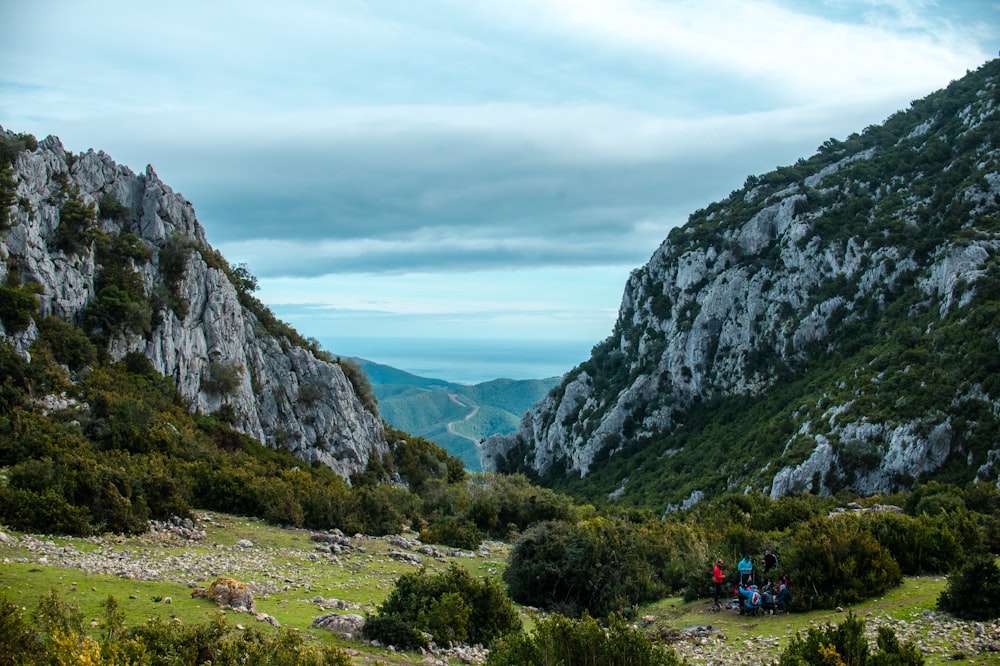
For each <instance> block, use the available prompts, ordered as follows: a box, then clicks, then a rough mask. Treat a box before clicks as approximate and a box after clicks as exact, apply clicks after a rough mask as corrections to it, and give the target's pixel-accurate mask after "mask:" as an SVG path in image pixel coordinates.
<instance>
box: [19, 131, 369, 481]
mask: <svg viewBox="0 0 1000 666" xmlns="http://www.w3.org/2000/svg"><path fill="white" fill-rule="evenodd" d="M2 131H3V130H2V128H0V132H2ZM14 176H15V182H16V196H17V204H16V206H15V207H13V208H12V209H11V215H10V219H9V223H8V225H7V228H6V229H5V230H3V231H0V282H3V281H6V280H7V279H8V276H9V275H10V274H11V273H12V272H13V274H14V275H16V276H17V278H18V279H19V280H20V282H21V283H23V284H36V285H39V286H40V289H39V291H40V292H41V293H40V295H39V297H38V298H39V315H41V316H46V315H54V316H57V317H60V318H62V319H64V320H71V321H76V322H78V323H79V322H81V321H82V319H83V317H84V316H85V314H86V312H87V308H88V306H89V305H91V304H93V303H94V302H95V299H96V298H98V296H99V289H98V285H99V280H100V276H101V271H102V269H104V268H105V267H103V266H102V265H101V262H100V258H99V250H98V248H97V245H98V243H97V242H94V237H95V236H96V235H101V236H102V238H104V239H105V240H107V239H112V240H114V239H122V238H126V239H131V242H132V243H133V244H134V245H137V246H138V247H137V248H136V249H134V250H133V251H132V255H131V257H132V258H131V259H129V261H128V267H127V268H128V269H129V270H130V271H134V272H135V274H136V275H137V276H139V279H141V290H142V292H143V294H142V297H141V298H140V299H139V300H141V301H142V303H143V308H145V310H147V312H145V314H143V313H141V312H140V313H139V315H141V316H138V315H137V316H138V317H139V319H140V320H141V321H140V323H138V324H135V325H129V326H121V327H115V328H113V329H109V330H107V331H105V333H106V339H107V348H108V352H109V355H110V357H111V358H112V359H113V360H118V359H121V358H123V357H124V356H125V355H126V354H128V353H130V352H139V353H142V354H144V355H145V356H146V357H147V358H148V359H149V360H150V361H151V362H152V365H153V367H154V368H155V369H156V370H157V371H158V372H160V373H162V374H163V375H165V376H169V377H172V378H173V379H174V381H175V382H176V385H177V387H178V388H179V390H180V393H181V394H182V395H183V396H184V397H185V398H186V399H187V400H189V401H190V405H191V409H192V410H200V411H201V412H203V413H206V414H213V413H225V414H226V415H227V417H228V418H229V419H230V420H231V422H232V423H233V425H234V427H235V428H236V429H238V430H240V431H241V432H244V433H246V434H248V435H250V436H252V437H254V438H255V439H257V440H259V441H261V442H263V443H265V444H268V445H270V446H283V447H285V448H288V449H290V450H291V451H293V452H294V453H295V454H296V455H297V456H298V457H299V458H301V459H303V460H304V461H308V462H312V461H319V462H322V463H324V464H326V465H329V466H330V467H332V468H333V469H335V470H336V471H337V472H338V473H340V474H341V475H342V476H345V477H347V476H349V475H350V474H352V473H354V472H356V471H359V470H363V469H364V467H365V466H366V464H367V462H368V459H369V457H370V456H371V455H373V454H380V453H382V452H384V451H385V450H386V441H385V433H384V431H383V426H382V421H381V419H380V418H379V417H378V416H377V415H376V414H373V413H371V412H370V411H367V410H366V409H365V407H364V406H363V404H362V402H361V400H359V398H358V396H357V395H356V393H355V390H354V388H353V386H352V385H351V383H350V381H349V380H348V379H347V377H346V376H345V374H344V372H343V371H342V370H341V367H340V366H339V365H338V364H337V363H331V362H328V361H326V360H324V359H322V358H317V356H316V355H315V354H314V353H313V352H312V351H310V350H309V349H305V348H302V347H300V346H295V345H294V344H292V342H291V341H290V340H289V339H288V337H287V336H285V335H282V330H281V328H280V327H279V328H277V329H276V328H275V327H274V326H271V324H272V323H273V322H272V321H270V318H265V320H264V321H262V320H261V318H260V317H258V314H260V310H259V309H258V310H256V314H255V309H254V308H252V307H247V306H246V305H245V304H244V303H243V302H241V295H242V296H244V297H245V296H246V293H242V294H241V292H240V291H239V290H238V288H237V286H234V282H233V280H231V279H230V276H229V275H227V270H230V271H231V268H230V267H229V266H228V264H225V261H224V259H222V258H221V256H220V255H218V253H216V252H215V251H214V250H212V249H211V248H210V247H209V246H208V243H207V241H206V238H205V232H204V229H203V228H202V226H201V224H200V223H199V222H198V220H197V218H196V216H195V211H194V208H193V206H192V205H191V203H190V202H188V201H187V200H185V199H184V197H182V196H181V195H180V194H178V193H175V192H173V191H172V190H171V189H170V188H169V187H168V186H167V185H165V184H164V183H163V182H162V181H161V180H160V179H159V178H158V177H157V175H156V173H155V172H154V171H153V169H152V167H147V168H146V171H145V173H142V174H136V173H133V172H132V171H131V170H130V169H128V168H127V167H125V166H122V165H118V164H115V162H114V161H113V160H112V159H111V158H110V157H109V156H108V155H106V154H105V153H103V152H94V151H93V150H91V151H88V152H86V153H83V154H79V155H74V154H70V153H68V152H66V151H65V150H64V148H63V146H62V144H61V143H60V142H59V140H58V139H56V138H54V137H48V138H46V139H44V140H43V141H41V142H39V143H38V145H37V148H36V149H33V150H26V151H23V152H21V153H19V154H18V155H17V158H16V159H15V162H14ZM69 199H74V200H76V201H79V202H82V203H83V204H84V206H87V205H93V207H94V210H95V211H97V212H98V214H97V215H96V218H95V220H96V229H92V230H80V233H79V234H78V235H79V236H80V237H81V238H82V239H83V240H82V242H80V243H79V244H78V246H77V247H66V243H65V242H60V240H59V239H60V233H63V232H65V225H64V228H62V229H60V224H61V222H64V220H62V219H61V217H62V216H63V212H62V211H63V210H64V209H63V208H62V206H63V205H64V204H65V202H66V201H67V200H69ZM109 202H110V203H111V204H112V206H111V208H112V209H113V211H114V213H113V214H112V215H110V216H109V215H105V214H104V209H105V208H106V207H107V206H106V204H108V203H109ZM129 234H132V235H134V236H130V235H129ZM109 242H110V241H109ZM138 309H142V308H138ZM267 314H270V313H269V311H268V312H267ZM0 333H3V334H4V335H7V337H9V338H11V339H12V340H13V341H14V343H15V346H16V347H17V348H18V349H19V350H21V351H22V352H24V353H27V352H28V348H29V346H30V344H31V342H32V341H33V340H34V338H35V337H36V336H37V334H38V330H37V328H36V327H35V325H34V323H32V324H31V325H30V326H28V327H27V329H26V330H23V331H17V332H14V331H11V332H8V331H6V330H5V329H4V328H3V324H2V323H0ZM220 410H221V411H220Z"/></svg>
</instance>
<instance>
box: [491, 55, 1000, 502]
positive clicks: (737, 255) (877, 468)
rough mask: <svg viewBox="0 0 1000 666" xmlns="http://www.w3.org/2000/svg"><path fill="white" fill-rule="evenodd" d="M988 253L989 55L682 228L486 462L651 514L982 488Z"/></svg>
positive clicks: (991, 441) (999, 377)
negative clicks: (804, 498) (922, 487)
mask: <svg viewBox="0 0 1000 666" xmlns="http://www.w3.org/2000/svg"><path fill="white" fill-rule="evenodd" d="M998 251H1000V61H997V60H994V61H991V62H988V63H986V64H985V65H983V66H982V67H981V68H980V69H979V70H978V71H976V72H972V73H969V74H968V75H967V76H966V77H964V78H962V79H961V80H958V81H954V82H952V84H951V85H949V86H948V88H947V89H945V90H942V91H938V92H936V93H934V94H932V95H930V96H928V97H927V98H925V99H922V100H918V101H915V102H913V103H911V108H910V109H908V110H906V111H901V112H898V113H896V114H894V115H893V116H891V117H890V118H888V119H887V120H886V121H885V122H884V123H883V124H881V125H873V126H870V127H868V128H865V130H864V131H862V132H860V133H856V134H852V135H851V136H850V137H848V138H846V139H845V140H837V139H829V140H828V141H826V142H824V144H823V145H822V146H821V147H820V148H819V149H818V150H817V152H816V154H814V155H812V156H811V157H809V158H808V159H801V160H799V161H798V162H797V163H796V164H794V165H792V166H787V167H781V168H778V169H776V170H774V171H772V172H770V173H767V174H764V175H761V176H751V177H749V178H748V179H747V181H746V184H745V185H744V187H743V188H742V189H740V190H738V191H734V192H733V193H732V194H731V195H730V196H729V197H728V198H726V199H725V200H723V201H720V202H717V203H713V204H711V205H709V206H707V207H706V208H705V209H703V210H698V211H696V212H695V213H693V214H692V215H691V216H690V218H689V220H688V222H687V223H686V224H685V225H684V226H682V227H680V228H676V229H674V230H672V231H671V233H670V234H669V236H668V238H667V239H666V240H665V241H664V242H663V243H662V245H661V246H660V247H659V248H658V249H657V250H656V252H655V253H654V254H653V256H652V257H651V258H650V260H649V262H648V263H647V264H646V265H645V266H643V267H641V268H639V269H637V270H635V271H633V273H632V275H631V276H630V277H629V279H628V282H627V284H626V286H625V291H624V295H623V298H622V302H621V307H620V311H619V316H618V320H617V322H616V324H615V327H614V330H613V332H612V333H611V335H610V337H608V338H607V339H606V340H604V341H603V342H601V343H600V344H598V345H597V346H596V347H595V348H594V350H593V354H592V356H591V358H590V359H588V360H587V361H585V362H583V363H581V364H580V365H579V366H578V367H576V368H575V369H574V370H573V371H571V372H570V373H568V374H567V375H566V377H565V378H564V381H563V382H562V384H561V385H560V386H559V387H558V388H556V389H554V390H553V391H552V392H551V393H549V394H548V395H547V396H546V397H545V398H544V399H543V400H541V401H540V402H538V403H537V404H536V405H534V406H533V408H532V409H531V410H530V411H529V412H528V413H527V414H525V416H524V417H523V419H522V421H521V425H520V427H519V429H518V431H517V432H516V433H514V434H512V435H507V436H496V437H492V438H489V439H488V440H487V441H486V442H485V443H484V446H483V467H484V469H487V470H501V471H510V472H513V471H523V472H526V473H528V474H529V475H532V476H534V477H536V478H540V479H542V480H543V481H544V482H546V483H548V484H549V485H552V486H554V487H557V488H560V489H563V490H569V491H571V492H574V493H575V494H576V495H577V496H578V497H588V498H591V499H594V500H599V501H603V500H606V499H607V498H609V497H610V498H619V499H620V500H621V501H623V502H632V503H636V504H641V505H646V506H656V507H660V508H666V507H668V506H669V505H674V506H679V505H684V504H685V503H687V504H690V503H692V502H695V501H697V500H698V499H699V498H701V497H703V496H704V495H706V494H712V493H715V492H722V491H734V490H735V491H744V490H745V491H748V492H749V491H754V492H763V493H768V494H770V495H771V496H772V497H777V496H782V495H786V494H789V493H793V492H799V491H807V492H813V493H822V494H831V493H836V492H837V491H839V490H851V491H857V492H861V493H864V494H875V493H885V492H890V491H893V490H896V489H905V488H907V487H909V486H911V485H912V484H913V483H914V482H915V481H919V480H926V479H932V478H940V479H942V480H949V481H953V482H966V481H970V480H974V479H978V480H988V481H990V482H996V481H997V480H998V478H1000V435H998V433H1000V428H998V425H1000V407H998V405H1000V255H998Z"/></svg>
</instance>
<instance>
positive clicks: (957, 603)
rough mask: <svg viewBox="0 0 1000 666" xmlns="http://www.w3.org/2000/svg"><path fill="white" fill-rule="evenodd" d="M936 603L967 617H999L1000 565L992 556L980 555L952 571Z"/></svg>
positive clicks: (941, 608)
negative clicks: (998, 565) (999, 565)
mask: <svg viewBox="0 0 1000 666" xmlns="http://www.w3.org/2000/svg"><path fill="white" fill-rule="evenodd" d="M937 605H938V608H939V609H940V610H943V611H946V612H948V613H951V614H952V615H955V616H957V617H960V618H964V619H966V620H991V619H993V618H996V617H1000V567H997V563H996V562H995V561H994V559H993V556H992V555H977V556H975V557H972V558H969V560H968V561H966V562H965V564H963V565H961V566H960V567H958V568H957V569H956V570H955V571H953V572H952V573H951V574H950V575H949V576H948V585H947V587H945V589H944V591H943V592H941V595H940V596H939V597H938V601H937Z"/></svg>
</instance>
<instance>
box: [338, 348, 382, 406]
mask: <svg viewBox="0 0 1000 666" xmlns="http://www.w3.org/2000/svg"><path fill="white" fill-rule="evenodd" d="M337 365H339V366H340V369H341V370H342V371H343V372H344V376H345V377H347V380H348V381H349V382H351V386H353V387H354V393H355V395H357V396H358V400H360V401H361V404H362V405H364V408H365V409H366V410H368V411H369V412H371V413H372V414H375V415H376V416H377V415H378V398H376V397H375V389H374V388H372V383H371V381H370V380H369V379H368V375H366V374H365V371H364V370H362V369H361V366H360V365H358V364H357V363H356V362H355V361H354V360H352V359H349V358H338V359H337Z"/></svg>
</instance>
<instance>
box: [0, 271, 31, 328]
mask: <svg viewBox="0 0 1000 666" xmlns="http://www.w3.org/2000/svg"><path fill="white" fill-rule="evenodd" d="M11 275H13V274H8V277H10V276H11ZM39 289H40V285H37V284H29V285H24V286H18V285H13V284H4V285H0V321H2V322H3V325H4V328H6V329H7V332H8V333H20V332H22V331H25V330H27V329H28V326H30V325H31V320H32V318H33V317H34V316H35V313H36V312H37V311H38V299H37V298H36V296H35V295H36V294H37V293H38V292H39Z"/></svg>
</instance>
